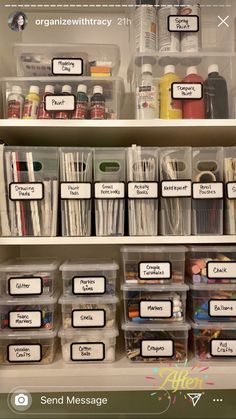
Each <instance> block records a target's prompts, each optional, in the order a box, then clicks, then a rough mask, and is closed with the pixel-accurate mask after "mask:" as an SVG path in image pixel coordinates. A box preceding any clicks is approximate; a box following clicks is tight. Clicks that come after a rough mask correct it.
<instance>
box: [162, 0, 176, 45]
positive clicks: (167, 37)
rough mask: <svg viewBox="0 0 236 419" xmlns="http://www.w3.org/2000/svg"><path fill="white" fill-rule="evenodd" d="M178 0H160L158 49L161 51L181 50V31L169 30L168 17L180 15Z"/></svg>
mask: <svg viewBox="0 0 236 419" xmlns="http://www.w3.org/2000/svg"><path fill="white" fill-rule="evenodd" d="M177 3H178V0H160V1H159V8H158V11H157V22H158V23H157V28H158V49H159V52H166V51H170V52H178V51H180V33H178V32H169V30H168V17H169V16H170V15H178V13H179V8H178V7H177Z"/></svg>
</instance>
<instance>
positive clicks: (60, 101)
mask: <svg viewBox="0 0 236 419" xmlns="http://www.w3.org/2000/svg"><path fill="white" fill-rule="evenodd" d="M75 104H76V98H75V96H74V95H62V94H61V95H46V96H45V104H44V107H45V111H47V112H55V111H74V110H75Z"/></svg>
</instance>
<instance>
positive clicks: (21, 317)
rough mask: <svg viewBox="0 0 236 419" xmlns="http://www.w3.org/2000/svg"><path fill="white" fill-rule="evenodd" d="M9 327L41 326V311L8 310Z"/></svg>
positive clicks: (28, 327) (29, 327)
mask: <svg viewBox="0 0 236 419" xmlns="http://www.w3.org/2000/svg"><path fill="white" fill-rule="evenodd" d="M8 320H9V327H10V328H11V329H31V328H40V327H42V312H41V311H39V310H38V311H37V310H32V311H10V312H9V314H8Z"/></svg>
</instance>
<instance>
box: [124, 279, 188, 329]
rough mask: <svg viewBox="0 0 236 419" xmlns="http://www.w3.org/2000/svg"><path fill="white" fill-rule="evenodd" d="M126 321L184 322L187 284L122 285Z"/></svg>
mask: <svg viewBox="0 0 236 419" xmlns="http://www.w3.org/2000/svg"><path fill="white" fill-rule="evenodd" d="M121 289H122V291H123V300H124V313H125V322H133V323H134V322H135V323H141V322H145V323H149V322H151V323H160V322H162V323H163V322H168V323H169V322H171V323H172V322H183V321H184V320H185V316H186V297H187V290H188V289H189V288H188V286H187V285H185V284H175V285H122V286H121Z"/></svg>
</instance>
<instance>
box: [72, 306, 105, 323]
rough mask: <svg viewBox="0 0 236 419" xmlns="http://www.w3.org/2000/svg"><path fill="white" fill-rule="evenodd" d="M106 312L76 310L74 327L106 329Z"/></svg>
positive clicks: (73, 315)
mask: <svg viewBox="0 0 236 419" xmlns="http://www.w3.org/2000/svg"><path fill="white" fill-rule="evenodd" d="M105 325H106V312H105V310H103V309H101V310H100V309H98V310H90V309H88V310H74V311H73V312H72V327H104V326H105Z"/></svg>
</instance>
